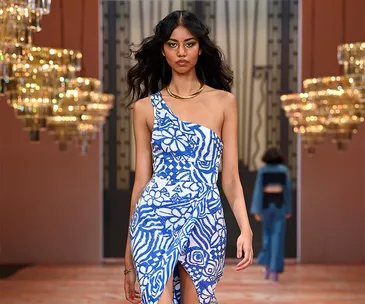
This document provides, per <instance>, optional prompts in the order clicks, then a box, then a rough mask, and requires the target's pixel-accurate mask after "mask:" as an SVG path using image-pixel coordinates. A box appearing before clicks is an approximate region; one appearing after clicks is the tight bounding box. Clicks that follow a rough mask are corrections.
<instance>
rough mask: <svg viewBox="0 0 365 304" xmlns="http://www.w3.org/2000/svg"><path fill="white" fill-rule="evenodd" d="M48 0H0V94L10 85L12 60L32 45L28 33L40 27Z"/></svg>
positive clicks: (39, 29)
mask: <svg viewBox="0 0 365 304" xmlns="http://www.w3.org/2000/svg"><path fill="white" fill-rule="evenodd" d="M50 7H51V0H1V2H0V37H1V39H0V82H1V89H0V94H4V93H6V91H7V89H8V88H9V87H10V90H11V89H12V88H13V86H14V81H13V79H14V75H13V73H12V64H14V63H17V62H19V61H20V60H22V57H23V55H24V54H25V53H26V52H27V49H28V48H29V47H30V46H31V45H32V37H33V36H32V35H33V33H34V32H39V31H41V29H42V27H41V22H42V18H43V15H47V14H49V13H50Z"/></svg>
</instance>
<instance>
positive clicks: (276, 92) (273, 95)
mask: <svg viewBox="0 0 365 304" xmlns="http://www.w3.org/2000/svg"><path fill="white" fill-rule="evenodd" d="M267 2H268V8H269V10H268V30H269V31H268V50H267V56H268V67H269V77H268V82H267V94H268V100H267V130H266V132H267V146H273V145H274V146H280V118H281V116H280V114H281V105H280V94H281V47H282V44H281V8H282V6H281V1H273V0H268V1H267Z"/></svg>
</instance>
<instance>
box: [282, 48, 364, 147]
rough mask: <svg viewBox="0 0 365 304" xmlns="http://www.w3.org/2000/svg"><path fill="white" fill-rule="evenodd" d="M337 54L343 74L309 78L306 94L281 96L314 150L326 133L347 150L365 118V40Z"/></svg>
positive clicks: (305, 83)
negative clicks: (348, 144) (342, 67)
mask: <svg viewBox="0 0 365 304" xmlns="http://www.w3.org/2000/svg"><path fill="white" fill-rule="evenodd" d="M337 55H338V62H339V64H341V65H343V66H344V75H343V76H329V77H321V78H312V79H306V80H304V81H303V88H304V93H299V94H288V95H282V96H281V101H282V106H283V109H284V111H285V113H286V115H287V117H288V118H289V123H290V124H291V125H292V126H293V129H294V132H297V133H300V134H301V135H302V140H303V145H304V147H305V149H306V150H307V151H308V152H310V153H313V152H315V145H316V144H317V143H319V142H321V141H322V140H323V138H324V135H325V134H331V135H332V136H333V139H332V142H333V143H335V144H336V145H337V147H338V149H340V150H343V149H345V148H346V146H347V143H348V142H349V141H350V140H351V139H352V135H353V134H354V133H357V131H358V126H359V124H360V123H361V122H363V121H364V119H365V95H364V94H365V73H364V59H365V43H350V44H343V45H340V46H339V47H338V50H337ZM294 109H296V110H294ZM308 109H309V110H308Z"/></svg>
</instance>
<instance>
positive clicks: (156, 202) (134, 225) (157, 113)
mask: <svg viewBox="0 0 365 304" xmlns="http://www.w3.org/2000/svg"><path fill="white" fill-rule="evenodd" d="M151 101H152V104H153V108H154V126H153V130H152V138H151V145H152V154H153V175H152V178H151V180H150V181H149V183H148V184H147V185H146V187H145V188H144V190H143V192H142V195H141V197H140V199H139V201H138V202H137V205H136V209H135V212H134V214H133V216H132V219H131V223H130V236H131V246H132V255H133V261H134V266H135V268H136V273H137V279H138V283H139V285H140V291H141V296H142V303H143V304H155V303H157V302H158V300H159V298H160V296H161V294H162V292H163V290H164V288H165V285H166V283H167V281H168V279H169V278H170V277H171V275H173V286H174V301H173V303H174V304H177V303H180V280H179V273H178V268H177V267H176V265H177V263H178V262H180V263H181V265H182V266H183V267H184V269H185V270H186V271H187V273H188V274H189V276H190V277H191V279H192V281H193V283H194V285H195V287H196V291H197V294H198V297H199V303H210V304H212V303H218V302H217V299H216V297H215V288H216V284H217V282H218V281H219V279H220V277H221V276H222V274H223V267H224V258H225V246H226V225H225V220H224V215H223V209H222V204H221V200H220V194H219V190H218V187H217V184H216V183H217V178H218V171H219V166H220V160H221V155H222V151H223V143H222V141H221V139H220V138H219V136H218V135H217V134H216V133H215V132H214V131H213V130H211V129H209V128H207V127H205V126H202V125H199V124H196V123H191V122H187V121H182V120H181V119H179V118H178V117H177V116H176V115H175V114H174V113H173V112H172V111H171V110H170V108H169V107H168V105H167V104H166V102H165V101H164V100H163V98H162V95H161V93H160V92H159V93H156V94H153V95H152V96H151Z"/></svg>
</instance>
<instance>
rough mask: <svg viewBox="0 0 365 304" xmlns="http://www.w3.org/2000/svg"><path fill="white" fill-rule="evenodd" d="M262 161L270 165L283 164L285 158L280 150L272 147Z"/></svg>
mask: <svg viewBox="0 0 365 304" xmlns="http://www.w3.org/2000/svg"><path fill="white" fill-rule="evenodd" d="M261 160H262V161H263V162H264V163H265V164H268V165H276V164H283V163H284V156H283V154H282V153H281V151H280V149H278V148H276V147H270V148H268V149H267V150H266V151H265V153H264V155H263V156H262V158H261Z"/></svg>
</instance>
